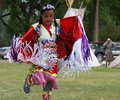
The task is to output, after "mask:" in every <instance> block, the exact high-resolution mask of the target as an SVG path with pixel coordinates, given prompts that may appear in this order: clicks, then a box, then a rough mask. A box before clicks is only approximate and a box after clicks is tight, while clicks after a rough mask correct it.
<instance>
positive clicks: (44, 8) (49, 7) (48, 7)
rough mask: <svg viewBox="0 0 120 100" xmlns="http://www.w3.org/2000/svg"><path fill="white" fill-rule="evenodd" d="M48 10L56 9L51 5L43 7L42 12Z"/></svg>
mask: <svg viewBox="0 0 120 100" xmlns="http://www.w3.org/2000/svg"><path fill="white" fill-rule="evenodd" d="M47 9H55V8H54V6H52V5H50V4H48V5H46V6H43V7H42V10H47Z"/></svg>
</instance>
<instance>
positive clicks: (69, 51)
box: [7, 5, 90, 100]
mask: <svg viewBox="0 0 120 100" xmlns="http://www.w3.org/2000/svg"><path fill="white" fill-rule="evenodd" d="M54 9H55V8H54V6H52V5H45V6H43V7H42V9H41V14H40V21H39V23H36V24H34V25H33V26H32V27H31V28H30V30H29V31H28V32H27V33H26V34H25V35H24V36H23V37H22V38H20V37H17V38H15V37H14V38H13V43H12V46H11V49H10V51H9V53H8V54H7V57H8V58H9V61H10V62H20V63H22V62H26V63H29V64H32V67H31V68H30V69H29V73H28V75H27V77H26V79H25V84H24V91H25V93H29V92H30V86H32V85H39V84H42V85H43V93H42V97H43V100H46V99H47V100H50V98H51V94H52V89H53V88H54V89H58V83H57V80H56V76H57V75H58V72H59V71H60V70H61V69H62V71H63V72H64V73H65V74H64V75H72V74H73V73H76V72H78V74H79V71H86V70H89V69H90V68H89V66H88V59H89V57H90V50H89V46H88V40H87V38H86V35H85V31H84V27H83V24H82V20H81V18H80V16H74V17H69V18H64V19H60V20H56V19H55V11H54ZM58 63H59V64H58ZM58 65H59V67H58Z"/></svg>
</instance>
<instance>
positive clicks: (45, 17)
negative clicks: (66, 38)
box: [41, 10, 54, 26]
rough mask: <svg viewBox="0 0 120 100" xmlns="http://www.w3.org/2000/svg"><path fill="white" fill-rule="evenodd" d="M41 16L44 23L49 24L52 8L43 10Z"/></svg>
mask: <svg viewBox="0 0 120 100" xmlns="http://www.w3.org/2000/svg"><path fill="white" fill-rule="evenodd" d="M41 17H42V23H43V24H44V25H48V26H49V25H51V23H52V22H53V19H54V10H48V11H45V12H44V13H43V14H41Z"/></svg>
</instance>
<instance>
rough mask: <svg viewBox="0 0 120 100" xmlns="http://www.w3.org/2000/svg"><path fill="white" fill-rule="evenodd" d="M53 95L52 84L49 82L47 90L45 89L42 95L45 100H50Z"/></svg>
mask: <svg viewBox="0 0 120 100" xmlns="http://www.w3.org/2000/svg"><path fill="white" fill-rule="evenodd" d="M51 95H52V82H51V81H49V82H47V84H46V86H45V88H43V94H42V97H43V100H50V98H51Z"/></svg>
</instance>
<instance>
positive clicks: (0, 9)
mask: <svg viewBox="0 0 120 100" xmlns="http://www.w3.org/2000/svg"><path fill="white" fill-rule="evenodd" d="M4 1H5V0H0V14H1V13H2V6H3V3H4Z"/></svg>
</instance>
